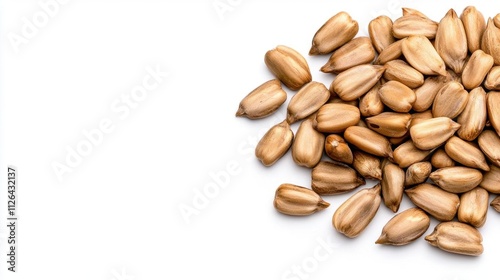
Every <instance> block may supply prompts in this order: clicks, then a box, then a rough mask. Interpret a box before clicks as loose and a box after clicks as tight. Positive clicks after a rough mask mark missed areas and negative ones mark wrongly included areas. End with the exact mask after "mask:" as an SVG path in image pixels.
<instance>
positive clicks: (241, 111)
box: [235, 107, 245, 117]
mask: <svg viewBox="0 0 500 280" xmlns="http://www.w3.org/2000/svg"><path fill="white" fill-rule="evenodd" d="M235 115H236V117H241V116H243V115H245V110H244V109H243V108H241V107H240V108H238V111H236V114H235Z"/></svg>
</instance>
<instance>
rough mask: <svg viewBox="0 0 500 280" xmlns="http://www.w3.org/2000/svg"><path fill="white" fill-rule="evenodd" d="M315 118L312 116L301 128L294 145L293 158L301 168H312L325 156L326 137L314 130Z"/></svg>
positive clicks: (303, 122)
mask: <svg viewBox="0 0 500 280" xmlns="http://www.w3.org/2000/svg"><path fill="white" fill-rule="evenodd" d="M314 118H315V116H311V117H309V118H307V119H305V120H304V121H302V123H301V124H300V126H299V129H298V130H297V133H296V135H295V139H294V141H293V144H292V158H293V161H295V163H297V164H298V165H299V166H305V167H308V168H312V167H314V166H316V165H317V164H318V163H319V161H320V160H321V156H322V155H323V147H324V145H325V135H324V134H323V133H320V132H318V131H316V130H315V129H314V128H313V121H314Z"/></svg>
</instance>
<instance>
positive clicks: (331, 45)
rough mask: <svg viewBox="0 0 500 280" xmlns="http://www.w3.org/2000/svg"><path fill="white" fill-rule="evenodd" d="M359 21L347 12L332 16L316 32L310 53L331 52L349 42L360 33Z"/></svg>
mask: <svg viewBox="0 0 500 280" xmlns="http://www.w3.org/2000/svg"><path fill="white" fill-rule="evenodd" d="M358 30H359V26H358V22H357V21H355V20H353V19H352V18H351V16H350V15H349V14H348V13H346V12H340V13H338V14H336V15H334V16H333V17H331V18H330V19H329V20H328V21H327V22H325V24H323V25H322V26H321V28H320V29H319V30H318V31H317V32H316V34H314V38H313V40H312V47H311V50H310V51H309V54H310V55H316V54H327V53H331V52H332V51H334V50H335V49H337V48H338V47H340V46H342V45H344V44H345V43H347V42H349V41H350V40H351V39H352V38H354V36H356V34H357V33H358Z"/></svg>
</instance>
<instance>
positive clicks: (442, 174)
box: [429, 166, 483, 193]
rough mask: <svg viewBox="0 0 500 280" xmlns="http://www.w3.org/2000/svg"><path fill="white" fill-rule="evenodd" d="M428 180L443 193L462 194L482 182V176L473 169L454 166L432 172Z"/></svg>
mask: <svg viewBox="0 0 500 280" xmlns="http://www.w3.org/2000/svg"><path fill="white" fill-rule="evenodd" d="M429 179H431V180H432V181H433V182H434V183H436V185H438V186H439V187H441V188H442V189H443V190H445V191H448V192H452V193H464V192H467V191H470V190H472V189H473V188H475V187H477V186H478V185H479V184H480V183H481V181H482V180H483V174H482V173H481V172H480V171H479V170H477V169H474V168H469V167H463V166H454V167H445V168H441V169H438V170H436V171H434V172H432V173H431V175H429Z"/></svg>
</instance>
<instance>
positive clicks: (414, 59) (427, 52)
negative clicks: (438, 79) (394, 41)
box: [401, 36, 446, 76]
mask: <svg viewBox="0 0 500 280" xmlns="http://www.w3.org/2000/svg"><path fill="white" fill-rule="evenodd" d="M401 51H402V52H403V54H404V56H405V58H406V60H407V61H408V63H409V64H410V65H411V66H412V67H413V68H415V69H417V70H418V71H420V73H422V74H424V75H442V76H446V66H445V63H444V61H443V59H442V58H441V57H440V56H439V54H438V53H437V51H436V49H434V46H433V45H432V43H431V41H429V39H427V38H426V37H425V36H410V37H408V38H407V39H405V40H403V42H402V45H401Z"/></svg>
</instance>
